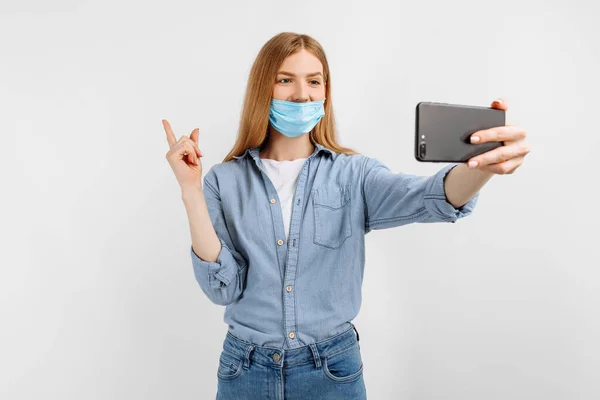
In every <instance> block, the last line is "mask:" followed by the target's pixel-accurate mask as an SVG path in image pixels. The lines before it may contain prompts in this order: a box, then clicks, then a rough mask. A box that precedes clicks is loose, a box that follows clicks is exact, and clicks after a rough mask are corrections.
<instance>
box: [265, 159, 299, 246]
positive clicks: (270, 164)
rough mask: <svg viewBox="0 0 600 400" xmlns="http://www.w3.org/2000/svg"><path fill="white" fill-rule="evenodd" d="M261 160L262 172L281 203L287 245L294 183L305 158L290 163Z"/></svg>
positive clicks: (294, 188)
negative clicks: (272, 186)
mask: <svg viewBox="0 0 600 400" xmlns="http://www.w3.org/2000/svg"><path fill="white" fill-rule="evenodd" d="M261 160H262V162H263V166H264V168H263V170H264V171H265V173H266V174H267V176H268V177H269V179H270V180H271V182H273V185H274V186H275V189H276V190H277V196H278V197H279V201H280V203H281V212H282V213H283V227H284V228H285V240H286V243H287V239H288V237H289V232H290V220H291V218H292V202H293V200H294V192H295V190H296V182H297V181H298V175H299V174H300V170H301V169H302V165H304V161H306V158H297V159H295V160H291V161H288V160H283V161H277V160H271V159H269V158H261Z"/></svg>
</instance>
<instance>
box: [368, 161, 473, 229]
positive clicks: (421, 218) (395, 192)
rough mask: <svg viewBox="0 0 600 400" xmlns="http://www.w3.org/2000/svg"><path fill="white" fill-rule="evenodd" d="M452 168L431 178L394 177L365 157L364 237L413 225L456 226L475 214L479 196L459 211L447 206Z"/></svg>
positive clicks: (380, 165) (392, 173)
mask: <svg viewBox="0 0 600 400" xmlns="http://www.w3.org/2000/svg"><path fill="white" fill-rule="evenodd" d="M457 165H458V164H456V163H454V164H449V165H447V166H445V167H444V168H442V169H441V170H439V171H438V172H437V173H436V174H434V175H432V176H417V175H411V174H405V173H394V172H392V171H390V169H389V168H388V167H387V166H386V165H385V164H383V163H382V162H381V161H379V160H377V159H375V158H370V157H366V160H365V163H364V168H363V169H362V170H363V171H364V172H363V179H362V191H363V200H364V208H365V233H368V232H369V231H371V230H373V229H386V228H393V227H396V226H400V225H406V224H410V223H414V222H424V223H429V222H456V221H457V220H458V219H460V218H463V217H466V216H467V215H469V214H471V213H472V212H473V209H474V208H475V204H476V203H477V200H478V198H479V193H477V194H476V195H475V196H473V197H472V198H471V200H469V202H467V203H466V204H465V205H463V206H462V207H460V208H455V207H454V206H453V205H452V204H450V203H449V202H448V199H447V198H446V191H445V189H444V180H445V178H446V176H447V174H448V173H449V172H450V170H452V168H454V167H456V166H457Z"/></svg>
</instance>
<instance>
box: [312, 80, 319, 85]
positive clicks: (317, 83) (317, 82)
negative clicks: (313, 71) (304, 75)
mask: <svg viewBox="0 0 600 400" xmlns="http://www.w3.org/2000/svg"><path fill="white" fill-rule="evenodd" d="M310 83H312V84H313V85H320V84H321V82H319V81H317V80H313V81H310Z"/></svg>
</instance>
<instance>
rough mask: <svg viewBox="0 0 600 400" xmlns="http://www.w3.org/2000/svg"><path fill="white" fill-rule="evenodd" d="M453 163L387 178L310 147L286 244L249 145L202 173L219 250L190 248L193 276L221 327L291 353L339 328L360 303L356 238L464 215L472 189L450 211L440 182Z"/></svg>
mask: <svg viewBox="0 0 600 400" xmlns="http://www.w3.org/2000/svg"><path fill="white" fill-rule="evenodd" d="M456 165H457V164H449V165H447V166H445V167H443V168H442V169H441V170H440V171H439V172H437V173H436V174H435V175H432V176H429V177H422V176H416V175H409V174H404V173H393V172H391V171H390V169H389V168H388V167H387V166H386V165H384V164H383V163H382V162H380V161H378V160H376V159H375V158H370V157H367V156H364V155H361V154H353V155H346V154H340V153H336V152H334V151H332V150H330V149H327V148H325V147H323V146H322V145H320V144H317V145H316V146H315V149H314V151H313V153H312V154H311V155H310V156H309V157H308V159H307V160H306V161H305V162H304V164H303V166H302V169H301V171H300V174H299V176H298V181H297V183H296V189H295V194H294V200H293V204H292V216H291V221H290V231H289V238H288V241H286V240H285V232H284V225H283V215H282V211H281V206H280V204H279V198H278V196H277V191H276V189H275V187H274V186H273V184H272V182H271V180H270V179H269V177H268V176H267V175H266V173H265V172H263V171H262V160H261V158H260V157H259V148H258V147H255V148H251V149H248V150H246V152H245V153H244V154H243V155H242V156H238V157H235V159H234V160H231V161H228V162H224V163H220V164H216V165H214V166H213V167H212V168H210V170H209V171H208V172H207V173H206V175H205V177H204V185H203V192H204V196H205V199H206V203H207V205H208V211H209V213H210V217H211V220H212V223H213V225H214V228H215V231H216V233H217V236H218V237H219V239H220V241H221V245H222V248H221V251H220V253H219V255H218V259H217V261H216V262H207V261H204V260H202V259H200V258H199V257H198V256H197V255H196V253H195V252H194V251H193V248H192V247H191V246H190V253H191V257H192V264H193V268H194V274H195V277H196V280H197V282H198V284H199V285H200V288H201V289H202V291H203V292H204V293H205V294H206V296H208V298H209V299H210V300H211V301H212V302H214V303H216V304H220V305H226V308H225V314H224V321H225V323H227V324H228V325H229V328H228V329H229V331H230V332H231V333H232V334H233V335H235V336H237V337H238V338H240V339H243V340H246V341H248V342H250V343H254V344H256V345H260V346H272V347H278V348H297V347H300V346H303V345H307V344H310V343H314V342H317V341H319V340H323V339H326V338H328V337H330V336H332V335H335V334H337V333H340V332H343V331H344V330H347V329H349V328H350V327H351V325H350V322H351V321H352V320H353V319H354V318H355V317H356V316H357V314H358V311H359V308H360V304H361V298H362V296H361V288H362V281H363V272H364V266H365V234H367V233H368V232H370V231H371V230H373V229H386V228H393V227H396V226H401V225H406V224H410V223H413V222H456V220H457V219H459V218H462V217H465V216H467V215H469V214H470V213H471V212H472V210H473V208H474V207H475V204H476V202H477V198H478V196H479V193H477V194H476V195H475V196H474V197H473V198H472V199H471V200H470V201H469V202H468V203H467V204H465V205H464V206H462V207H461V208H460V209H456V208H454V207H453V206H452V205H451V204H450V203H448V201H447V200H446V193H445V190H444V177H445V176H446V174H447V173H448V172H449V171H450V170H451V169H452V168H453V167H455V166H456Z"/></svg>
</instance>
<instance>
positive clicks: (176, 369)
mask: <svg viewBox="0 0 600 400" xmlns="http://www.w3.org/2000/svg"><path fill="white" fill-rule="evenodd" d="M0 4H1V7H0V115H1V117H2V120H1V123H2V126H1V128H0V135H1V139H2V141H1V142H0V154H1V156H0V174H1V179H2V181H1V182H2V191H1V196H0V212H1V219H0V221H1V222H0V234H1V236H0V239H1V242H0V243H1V247H2V248H1V251H0V264H1V268H0V313H1V314H0V324H1V329H0V397H1V398H2V399H11V400H21V399H76V400H80V399H128V400H129V399H213V398H214V395H215V393H216V384H217V377H216V369H217V362H218V356H219V353H220V350H221V346H222V342H223V339H224V336H225V332H226V329H227V327H226V325H225V324H224V323H223V320H222V317H223V310H224V308H223V307H221V306H217V305H214V304H212V303H210V301H209V300H208V299H207V298H206V297H205V296H204V294H203V293H202V291H201V290H200V288H199V287H198V285H197V283H196V282H195V279H194V276H193V271H192V264H191V259H190V254H189V246H190V243H191V239H190V233H189V227H188V222H187V216H186V213H185V208H184V206H183V203H182V201H181V191H180V188H179V185H178V184H177V181H176V179H175V176H174V174H173V172H172V170H171V169H170V166H169V164H168V162H167V161H166V159H165V154H166V152H167V151H168V144H167V140H166V136H165V133H164V130H163V127H162V124H161V119H163V118H166V119H167V120H169V121H170V122H171V124H172V126H173V129H174V131H175V134H176V136H177V138H179V137H180V136H181V135H189V134H190V133H191V131H192V130H193V129H194V128H196V127H199V128H200V148H201V149H202V151H203V152H204V154H205V156H204V158H203V165H204V171H205V172H206V171H208V169H209V168H210V167H211V166H212V165H214V164H216V163H219V162H221V161H222V159H223V157H224V156H225V155H226V154H227V152H228V151H229V150H230V149H231V147H232V146H233V143H234V140H235V136H236V130H237V124H238V120H239V114H240V107H241V104H242V99H243V95H244V90H245V84H246V80H247V77H248V72H249V70H250V66H251V64H252V62H253V60H254V57H255V56H256V54H257V52H258V50H259V49H260V47H261V46H262V45H263V44H264V43H265V42H266V41H267V40H268V39H269V38H271V37H272V36H273V35H275V34H277V33H279V32H281V31H293V32H299V33H307V34H310V35H311V36H313V37H315V38H316V39H317V40H319V41H320V42H321V44H322V45H323V46H324V48H325V50H326V52H327V56H328V59H329V61H330V65H331V68H332V89H333V95H332V101H333V104H334V108H335V112H336V117H337V120H338V122H339V126H338V127H339V135H340V141H341V143H342V144H344V145H346V146H349V147H352V148H354V149H355V150H357V151H359V152H361V153H363V154H366V155H368V156H371V157H375V158H378V159H380V160H381V161H383V162H384V163H386V164H387V165H388V166H389V167H390V168H391V169H392V170H393V171H395V172H406V173H413V174H421V175H430V174H433V173H435V172H436V171H437V170H438V169H439V168H441V167H442V164H422V163H418V162H417V161H415V159H414V156H413V140H414V136H413V135H414V111H415V106H416V104H417V103H418V102H419V101H436V102H447V103H456V104H468V105H478V106H490V104H491V102H492V101H493V100H494V99H495V98H497V97H504V98H505V99H506V100H507V101H508V103H509V110H508V112H507V123H511V124H515V125H519V126H522V127H523V128H525V129H526V130H527V132H528V141H529V142H530V143H531V145H532V152H531V153H530V154H529V155H528V156H527V157H526V160H525V163H524V164H523V166H522V167H521V168H519V169H518V170H517V171H516V173H515V174H513V175H505V176H500V175H498V176H494V177H493V178H492V179H491V180H490V181H489V182H488V184H487V185H486V186H485V187H484V189H483V190H482V193H481V197H480V199H479V203H478V205H477V208H476V211H475V212H474V214H473V215H471V216H470V217H468V218H465V219H463V220H460V221H459V222H458V223H456V224H413V225H409V226H405V227H402V228H397V229H389V230H382V231H373V232H372V233H370V234H369V235H368V236H367V264H366V272H365V281H364V287H363V289H364V293H363V294H364V299H363V304H362V308H361V311H360V314H359V317H358V318H357V319H356V320H355V324H356V326H357V328H358V330H359V332H360V339H361V348H362V352H363V359H364V360H363V361H364V376H365V382H366V385H367V393H368V395H369V398H370V399H384V400H387V399H411V400H413V399H414V400H421V399H422V400H432V399H443V400H450V399H457V400H458V399H460V400H465V399H473V400H475V399H477V400H479V399H486V400H490V399H503V400H504V399H513V400H516V399H527V400H530V399H544V400H558V399H569V400H574V399H597V398H600V380H599V379H598V374H599V371H600V343H599V340H598V338H599V337H600V321H599V318H598V315H599V312H598V305H599V304H600V290H599V289H600V270H599V269H600V256H599V253H598V246H599V244H598V239H599V236H600V235H599V234H598V226H599V223H600V219H599V211H598V205H599V204H600V202H599V197H598V194H599V193H598V185H599V182H600V179H598V173H597V171H596V169H597V162H596V159H597V152H598V145H599V144H600V140H599V139H598V134H599V129H598V119H597V118H595V115H597V114H598V97H599V95H598V92H599V89H600V78H599V75H598V70H599V69H600V59H599V57H600V56H599V54H600V52H599V48H600V33H599V31H598V24H597V21H598V17H599V14H600V13H599V6H598V3H596V2H594V1H587V2H584V1H563V2H559V1H544V2H542V1H527V2H524V1H513V0H506V1H496V2H482V1H451V2H450V1H426V2H418V1H411V2H399V1H388V2H383V1H373V0H370V1H343V2H342V1H295V2H288V1H281V0H280V1H264V0H260V1H257V0H254V1H251V2H245V1H223V2H217V1H210V2H208V1H170V2H148V1H118V2H117V1H106V0H105V1H85V2H84V1H81V2H75V1H52V2H43V1H38V2H27V1H18V2H16V1H12V2H9V1H8V0H2V1H1V2H0Z"/></svg>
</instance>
